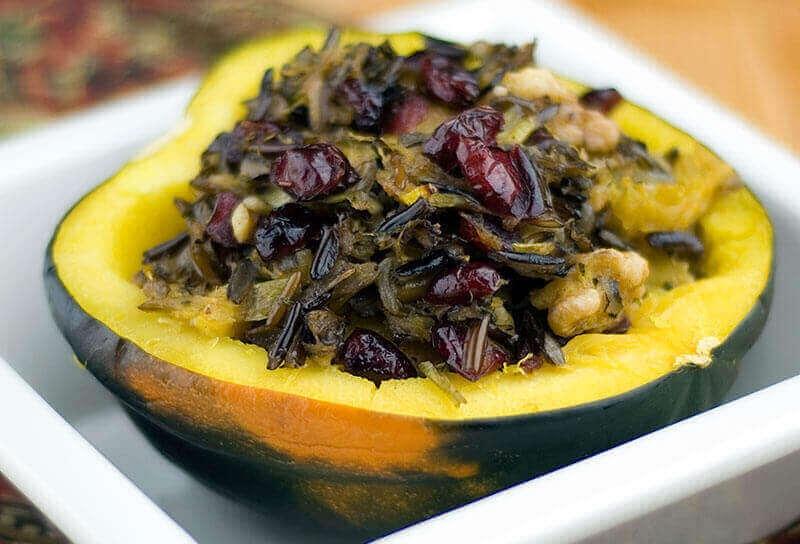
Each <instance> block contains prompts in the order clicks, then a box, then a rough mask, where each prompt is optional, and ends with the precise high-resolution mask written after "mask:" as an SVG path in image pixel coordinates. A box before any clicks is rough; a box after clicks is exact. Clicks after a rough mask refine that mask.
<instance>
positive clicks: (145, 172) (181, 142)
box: [45, 30, 773, 534]
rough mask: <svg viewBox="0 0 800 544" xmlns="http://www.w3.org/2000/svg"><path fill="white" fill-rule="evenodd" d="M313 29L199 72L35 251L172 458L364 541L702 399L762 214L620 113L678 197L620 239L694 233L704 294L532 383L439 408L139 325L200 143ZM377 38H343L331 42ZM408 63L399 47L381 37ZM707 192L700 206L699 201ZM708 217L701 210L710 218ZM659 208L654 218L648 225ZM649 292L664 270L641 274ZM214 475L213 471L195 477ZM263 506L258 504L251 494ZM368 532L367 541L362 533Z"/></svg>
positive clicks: (59, 305)
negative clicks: (182, 104)
mask: <svg viewBox="0 0 800 544" xmlns="http://www.w3.org/2000/svg"><path fill="white" fill-rule="evenodd" d="M323 38H324V33H323V32H322V31H318V30H297V31H291V32H287V33H284V34H279V35H275V36H273V37H269V38H266V39H263V40H260V41H256V42H253V43H250V44H248V45H245V46H243V47H241V48H239V49H237V50H235V51H233V52H232V53H230V54H229V55H227V56H226V57H225V58H224V59H223V60H222V61H220V62H219V63H218V64H217V65H216V67H214V69H213V70H211V72H210V73H209V74H208V76H207V77H206V78H205V80H204V82H203V84H202V85H201V87H200V89H199V91H198V92H197V94H196V95H195V97H194V99H193V100H192V102H191V104H190V105H189V107H188V109H187V112H186V121H185V122H184V123H183V124H182V125H181V126H180V127H178V128H177V129H176V131H175V132H174V133H173V134H172V135H171V138H170V139H169V141H167V142H166V143H161V144H159V145H158V146H157V147H155V148H153V149H152V150H149V151H148V152H147V153H145V154H144V155H142V156H140V157H138V158H136V159H134V160H133V161H131V162H130V163H129V164H128V165H126V166H125V167H124V168H123V169H122V170H120V171H119V172H118V173H117V174H116V175H115V176H113V177H112V178H111V179H109V180H108V181H106V182H105V183H104V184H102V185H101V186H99V187H98V188H97V189H95V190H94V191H92V192H91V193H90V194H88V195H87V196H85V197H84V198H83V199H82V200H81V201H80V202H79V203H78V204H77V205H76V206H75V207H74V208H73V209H72V210H71V211H70V212H69V213H68V214H67V216H66V217H65V218H64V219H63V221H62V222H61V224H60V225H59V227H58V229H57V231H56V233H55V235H54V237H53V240H52V242H51V244H50V247H49V248H48V250H47V258H46V266H45V280H46V285H47V290H48V294H49V298H50V303H51V307H52V311H53V314H54V316H55V318H56V321H57V322H58V325H59V327H60V328H61V330H62V331H63V333H64V335H65V336H66V338H67V339H68V341H69V343H70V344H71V345H72V347H73V349H74V351H75V353H76V355H77V357H78V359H79V360H80V361H81V362H82V363H83V364H85V365H86V368H88V369H89V371H90V372H92V373H93V374H94V375H95V376H96V377H97V378H98V379H99V380H100V381H101V382H102V383H103V384H104V385H105V386H106V387H107V388H109V389H110V390H111V391H112V392H113V393H114V394H115V395H117V396H118V397H119V399H120V400H121V401H122V402H123V403H124V404H125V405H126V406H127V407H128V408H129V409H130V410H132V412H134V413H135V414H136V417H137V419H138V420H140V421H142V422H147V425H148V426H152V425H154V426H155V427H157V428H158V430H155V427H153V428H152V429H151V435H152V436H153V437H155V438H157V439H158V441H159V443H160V444H161V445H162V446H164V447H165V448H167V449H169V450H170V451H171V452H172V453H173V454H175V455H178V456H182V458H181V461H183V462H185V463H186V464H187V465H188V466H191V467H193V468H194V469H197V470H200V471H202V472H205V473H206V474H205V475H206V476H207V477H211V478H212V479H213V480H215V482H216V483H217V484H220V485H222V486H223V487H225V488H227V489H228V491H230V492H234V493H237V494H239V495H240V496H242V497H243V498H249V499H251V500H257V501H258V500H260V499H261V498H263V496H266V495H270V494H274V493H278V492H279V490H281V492H286V493H288V494H289V495H290V496H292V497H294V499H295V501H296V502H295V504H301V505H304V506H306V507H309V506H310V507H312V509H314V510H316V511H317V512H320V513H324V514H326V515H327V514H331V513H332V514H334V516H333V517H334V518H336V519H339V520H344V521H345V522H346V523H347V524H350V525H352V526H356V527H360V528H366V529H368V530H370V531H382V530H388V529H392V528H396V527H399V526H402V525H404V524H407V523H410V522H413V521H416V520H419V519H422V518H425V517H429V516H431V515H433V514H435V513H438V512H441V511H443V510H445V509H448V508H451V507H454V506H456V505H459V504H463V503H464V502H467V501H468V500H471V499H474V498H476V497H480V496H483V495H486V494H489V493H491V492H494V491H496V490H498V489H501V488H503V487H507V486H509V485H512V484H514V483H517V482H520V481H522V480H525V479H529V478H531V477H533V476H535V475H538V474H542V473H544V472H546V471H549V470H552V469H554V468H556V467H559V466H563V465H564V464H566V463H569V462H572V461H575V460H577V459H580V458H583V457H586V456H588V455H591V454H593V453H595V452H598V451H600V450H602V449H606V448H609V447H612V446H614V445H616V444H619V443H621V442H624V441H626V440H629V439H631V438H634V437H636V436H640V435H642V434H644V433H647V432H650V431H652V430H655V429H657V428H660V427H663V426H665V425H668V424H670V423H672V422H675V421H678V420H680V419H682V418H685V417H687V416H690V415H692V414H695V413H697V412H699V411H701V410H704V409H707V408H709V407H711V406H713V405H714V404H715V403H717V402H719V401H720V400H721V398H722V396H723V394H724V393H725V392H726V390H727V389H728V387H729V386H730V385H731V383H732V381H733V379H734V377H735V375H736V365H737V361H738V359H739V358H740V357H741V356H742V355H743V354H744V353H745V352H746V351H747V349H748V348H749V347H750V346H751V345H752V343H753V342H754V341H755V339H756V338H757V336H758V334H759V332H760V330H761V328H762V326H763V325H764V322H765V320H766V316H767V311H768V308H769V303H770V297H771V270H772V265H773V256H772V251H773V249H772V248H773V245H772V228H771V226H770V221H769V218H768V216H767V214H766V212H765V211H764V209H763V208H762V206H761V205H760V204H759V202H758V201H757V200H756V199H755V198H754V197H753V195H752V194H751V193H750V192H749V191H748V190H747V189H746V188H744V187H741V186H739V187H738V188H728V189H724V190H720V189H719V188H720V186H721V185H722V184H723V181H725V180H726V179H727V178H729V177H730V176H731V175H732V172H731V170H730V168H729V167H728V166H726V165H725V164H724V163H723V162H722V161H721V160H720V159H718V158H717V157H716V156H714V155H713V154H712V153H711V152H710V151H708V150H707V149H706V148H704V147H703V146H702V145H700V144H699V143H697V142H696V141H695V140H693V139H691V138H690V137H689V136H687V135H686V134H684V133H682V132H680V131H678V130H676V129H675V128H673V127H671V126H669V125H668V124H667V123H665V122H664V121H662V120H660V119H658V118H656V117H655V116H653V115H652V114H650V113H649V112H647V111H645V110H643V109H641V108H639V107H637V106H635V105H632V104H630V103H623V104H622V105H621V106H619V107H618V108H617V109H616V110H615V111H614V113H613V115H612V117H613V119H614V120H615V121H617V123H618V124H619V125H620V127H621V128H622V130H623V131H624V132H626V133H627V134H629V135H630V136H632V137H634V138H637V139H640V140H642V141H644V142H646V143H647V145H648V146H649V147H650V148H651V149H653V150H655V151H657V152H663V151H665V150H667V149H670V148H672V147H677V148H678V149H679V150H680V156H681V162H680V166H679V167H678V168H677V170H676V171H677V182H676V183H674V184H664V185H659V186H656V187H655V188H653V187H648V186H644V185H641V184H638V185H637V184H635V183H633V182H631V183H629V184H621V185H618V186H616V187H615V188H614V189H613V191H614V194H612V195H610V199H611V203H612V204H611V205H612V207H613V210H614V212H615V217H616V218H617V221H618V222H619V223H620V225H619V227H620V228H621V229H623V230H624V229H634V230H638V231H640V232H641V231H644V232H647V231H648V230H658V229H664V228H686V227H687V226H690V225H692V224H693V223H694V222H695V221H696V220H697V218H699V225H700V233H701V235H702V239H703V242H704V244H705V246H706V253H705V256H704V258H703V261H702V263H701V268H702V275H701V278H702V279H698V280H696V281H692V282H689V283H684V284H682V285H679V286H677V287H675V288H673V289H671V290H663V289H659V288H653V289H651V291H650V293H649V294H648V296H647V298H646V299H645V301H644V303H643V305H642V306H641V308H640V309H639V310H638V311H637V312H636V313H635V315H633V316H632V327H631V328H630V330H629V332H628V333H627V334H622V335H607V334H585V335H580V336H577V337H575V338H573V339H572V340H571V341H570V342H569V343H568V344H567V345H566V347H565V348H564V352H565V355H566V360H567V364H566V365H565V366H563V367H555V366H546V367H543V368H541V369H539V370H537V371H536V372H535V373H534V374H533V375H523V374H521V373H514V372H502V373H496V374H494V375H492V376H487V377H485V378H483V379H482V380H480V381H479V382H476V383H471V382H467V381H465V380H460V379H458V380H459V381H458V385H459V388H460V390H461V392H462V393H463V395H464V396H465V397H466V399H467V402H466V404H463V405H461V406H460V407H456V406H454V405H453V403H452V402H450V399H448V398H447V397H446V396H445V395H444V394H443V393H442V392H441V391H440V390H439V389H437V388H436V387H435V386H434V385H433V384H432V383H430V382H429V381H426V380H425V379H422V378H419V379H408V380H392V381H388V382H384V383H383V384H382V385H381V387H380V388H379V389H376V387H375V385H374V384H373V383H372V382H370V381H368V380H365V379H362V378H358V377H355V376H352V375H349V374H346V373H344V372H341V371H339V370H337V369H336V368H335V367H331V366H315V365H307V366H305V367H303V368H299V369H294V368H293V369H288V368H287V369H280V370H275V371H272V372H267V371H265V368H264V364H265V353H264V351H263V350H262V349H261V348H258V347H256V346H253V345H245V344H243V343H241V342H239V341H236V340H233V339H231V338H227V337H211V336H207V335H204V334H202V333H201V332H199V331H198V329H197V328H193V327H190V326H188V325H186V324H184V323H180V322H178V321H175V320H171V319H168V318H165V317H162V316H158V315H156V314H153V313H147V312H143V311H140V310H138V309H137V306H138V305H139V304H140V303H141V302H142V300H143V295H142V293H141V291H140V290H139V289H138V288H137V287H136V286H135V285H134V284H133V283H132V280H131V278H132V276H133V275H134V273H135V272H136V270H137V269H138V267H139V264H140V263H139V255H141V253H142V251H143V250H144V249H146V248H148V247H150V246H152V245H154V244H156V243H157V242H159V241H161V240H163V239H164V238H165V236H166V235H169V234H172V233H174V232H177V231H178V229H179V228H180V225H181V218H180V217H179V214H178V213H177V211H176V210H175V209H174V208H173V206H172V201H173V198H174V197H175V196H188V194H189V186H188V184H187V181H188V180H189V179H190V178H192V177H193V176H194V175H195V174H196V172H197V169H198V157H199V155H200V153H201V152H202V151H203V149H205V147H206V146H207V145H208V144H209V142H210V141H211V140H212V139H213V138H214V136H215V135H216V134H217V133H219V132H221V131H223V130H226V129H227V128H228V127H230V126H231V125H232V124H233V123H234V122H235V121H236V120H237V119H238V118H240V117H241V116H242V115H243V111H244V106H243V104H244V102H245V100H246V99H247V98H249V97H251V96H253V95H255V94H256V93H257V88H258V84H259V79H260V78H261V75H262V74H263V72H264V70H265V69H266V68H268V67H269V66H280V65H282V64H283V63H284V62H286V61H288V60H289V59H290V58H291V57H292V56H293V55H295V54H296V53H297V52H298V51H299V50H300V49H301V48H302V47H304V46H306V45H308V44H311V45H313V46H319V45H320V43H321V42H322V40H323ZM384 38H385V37H384V36H378V35H372V34H365V33H359V32H348V33H346V35H345V38H344V39H345V40H347V41H356V40H360V41H370V42H373V43H375V42H378V41H381V40H383V39H384ZM388 39H389V40H390V41H391V43H392V45H393V46H394V47H395V48H396V49H397V50H398V52H400V53H403V54H408V53H410V52H412V51H414V50H416V49H418V48H420V47H421V46H422V44H423V39H422V37H421V36H419V35H417V34H399V35H392V36H388ZM712 195H714V196H712ZM709 203H710V204H709ZM665 210H668V213H665ZM651 266H652V267H653V268H654V274H653V275H654V277H657V278H659V277H661V278H663V277H666V276H668V275H669V274H670V270H669V266H668V263H666V264H665V263H659V262H657V261H655V260H654V261H653V262H651ZM207 463H214V465H213V466H214V467H215V468H214V469H210V470H205V471H203V470H202V467H203V466H204V464H205V466H208V465H207ZM260 495H261V496H260ZM370 534H374V533H370Z"/></svg>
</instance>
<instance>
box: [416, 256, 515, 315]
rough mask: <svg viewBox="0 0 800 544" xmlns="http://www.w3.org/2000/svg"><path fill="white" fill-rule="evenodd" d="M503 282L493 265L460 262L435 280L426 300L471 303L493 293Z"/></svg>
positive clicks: (439, 302)
mask: <svg viewBox="0 0 800 544" xmlns="http://www.w3.org/2000/svg"><path fill="white" fill-rule="evenodd" d="M502 283H503V280H502V278H501V277H500V274H498V273H497V270H495V269H494V268H493V267H492V266H491V265H488V264H486V263H479V262H471V263H465V264H460V265H458V266H456V267H455V268H451V269H450V270H448V271H447V272H445V273H443V274H441V275H440V276H438V277H437V278H436V279H435V280H433V282H432V283H431V285H430V287H428V292H427V294H426V295H425V300H427V301H428V302H430V303H431V304H451V305H452V304H469V303H471V302H472V301H474V300H480V299H482V298H485V297H487V296H489V295H491V294H493V293H494V292H496V291H497V290H498V289H500V286H501V285H502Z"/></svg>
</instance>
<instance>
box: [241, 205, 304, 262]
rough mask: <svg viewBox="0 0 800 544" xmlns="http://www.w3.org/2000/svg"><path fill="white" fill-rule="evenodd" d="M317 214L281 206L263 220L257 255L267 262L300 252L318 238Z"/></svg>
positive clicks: (257, 230)
mask: <svg viewBox="0 0 800 544" xmlns="http://www.w3.org/2000/svg"><path fill="white" fill-rule="evenodd" d="M316 224H317V221H316V219H315V218H314V215H313V214H312V213H311V212H310V211H308V210H307V209H306V208H304V207H303V206H301V205H299V204H294V203H289V204H286V205H284V206H281V207H280V208H278V209H277V210H273V211H272V213H270V214H269V215H267V216H266V217H262V218H261V219H260V220H259V222H258V226H257V227H256V232H255V245H256V250H258V254H259V255H261V258H262V259H264V260H265V261H269V260H270V259H273V258H275V257H283V256H285V255H288V254H289V253H292V252H294V251H297V250H298V249H301V248H303V247H305V246H306V244H308V242H309V241H310V240H312V239H313V238H314V237H316V235H317V230H318V229H317V227H316Z"/></svg>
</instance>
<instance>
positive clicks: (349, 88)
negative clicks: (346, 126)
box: [339, 78, 383, 132]
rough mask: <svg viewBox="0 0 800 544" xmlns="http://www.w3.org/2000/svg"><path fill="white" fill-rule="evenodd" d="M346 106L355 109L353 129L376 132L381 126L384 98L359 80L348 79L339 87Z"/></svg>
mask: <svg viewBox="0 0 800 544" xmlns="http://www.w3.org/2000/svg"><path fill="white" fill-rule="evenodd" d="M339 94H340V96H341V98H342V100H343V101H344V103H345V104H347V105H348V106H350V107H351V108H352V109H353V113H354V115H353V127H355V128H356V129H358V130H363V131H365V132H375V131H376V130H378V128H379V126H380V120H381V110H382V109H383V96H382V95H381V93H380V92H378V91H377V90H375V89H374V88H372V87H369V86H367V85H366V84H364V83H363V82H361V81H360V80H358V79H354V78H350V79H346V80H344V81H343V82H342V84H341V85H340V86H339Z"/></svg>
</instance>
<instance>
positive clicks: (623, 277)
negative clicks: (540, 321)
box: [531, 249, 650, 337]
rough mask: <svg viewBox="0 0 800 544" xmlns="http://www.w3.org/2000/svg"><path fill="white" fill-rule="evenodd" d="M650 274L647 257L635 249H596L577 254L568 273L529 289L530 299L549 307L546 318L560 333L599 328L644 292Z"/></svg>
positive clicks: (616, 319)
mask: <svg viewBox="0 0 800 544" xmlns="http://www.w3.org/2000/svg"><path fill="white" fill-rule="evenodd" d="M649 274H650V269H649V266H648V264H647V261H646V260H645V259H644V258H643V257H642V256H641V255H639V254H638V253H636V252H633V251H624V252H623V251H618V250H616V249H598V250H596V251H592V252H591V253H582V254H579V255H576V256H575V257H574V259H573V267H572V269H571V270H570V272H569V274H567V276H566V277H564V278H559V279H556V280H553V281H552V282H550V283H549V284H547V285H546V286H545V287H544V288H543V289H541V290H539V291H536V292H534V293H532V295H531V303H532V304H533V305H534V306H535V307H536V308H539V309H548V308H549V311H548V314H547V321H548V323H549V324H550V328H551V329H553V332H555V333H556V334H558V335H559V336H566V337H570V336H575V335H576V334H580V333H583V332H602V331H605V330H608V329H610V328H611V327H613V326H614V325H616V324H618V323H619V322H620V321H621V320H623V319H624V318H625V314H626V312H627V310H628V309H630V307H631V306H632V305H633V304H635V303H636V302H637V301H638V300H639V299H640V298H641V297H642V296H644V292H645V281H646V280H647V277H648V275H649Z"/></svg>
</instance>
